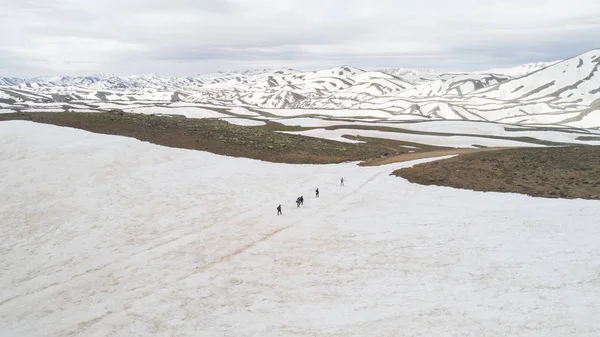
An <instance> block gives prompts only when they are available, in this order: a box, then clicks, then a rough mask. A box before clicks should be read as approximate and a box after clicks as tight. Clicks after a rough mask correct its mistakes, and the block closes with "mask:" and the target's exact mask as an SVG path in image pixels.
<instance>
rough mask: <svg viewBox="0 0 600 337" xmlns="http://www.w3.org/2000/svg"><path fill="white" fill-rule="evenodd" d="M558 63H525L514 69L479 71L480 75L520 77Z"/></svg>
mask: <svg viewBox="0 0 600 337" xmlns="http://www.w3.org/2000/svg"><path fill="white" fill-rule="evenodd" d="M558 62H560V61H553V62H532V63H526V64H523V65H520V66H516V67H512V68H494V69H488V70H485V71H481V72H480V73H486V74H501V75H507V76H510V77H520V76H523V75H527V74H529V73H532V72H534V71H537V70H540V69H543V68H546V67H549V66H551V65H553V64H556V63H558Z"/></svg>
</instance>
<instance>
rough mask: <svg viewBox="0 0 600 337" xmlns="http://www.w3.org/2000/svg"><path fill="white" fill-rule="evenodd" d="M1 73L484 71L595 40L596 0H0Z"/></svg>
mask: <svg viewBox="0 0 600 337" xmlns="http://www.w3.org/2000/svg"><path fill="white" fill-rule="evenodd" d="M0 6H1V7H0V8H2V11H0V76H19V77H28V76H36V75H55V74H67V75H84V74H89V73H99V72H112V73H116V74H119V75H130V74H138V73H157V74H160V75H170V76H185V75H194V74H196V73H199V72H207V71H216V70H237V69H245V68H264V67H266V68H273V67H290V68H296V69H300V70H311V69H316V68H324V67H330V66H337V65H341V64H351V65H354V66H358V67H364V68H373V67H411V68H412V67H418V68H423V67H426V68H436V69H448V70H449V69H452V70H476V69H485V68H491V67H502V66H510V65H517V64H521V63H526V62H532V61H551V60H557V59H563V58H567V57H570V56H574V55H576V54H579V53H583V52H586V51H588V50H591V49H594V48H598V47H600V45H599V40H598V36H600V1H597V0H571V1H564V0H518V1H516V0H486V1H479V0H477V1H476V0H455V1H452V2H449V1H442V0H420V1H419V0H403V1H395V0H370V1H355V0H318V1H317V0H302V1H300V0H277V1H272V0H237V1H234V0H168V1H166V0H119V1H117V0H20V1H13V0H0Z"/></svg>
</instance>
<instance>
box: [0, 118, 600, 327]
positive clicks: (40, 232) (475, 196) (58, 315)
mask: <svg viewBox="0 0 600 337" xmlns="http://www.w3.org/2000/svg"><path fill="white" fill-rule="evenodd" d="M0 156H1V157H2V158H3V160H2V161H0V170H1V172H3V175H4V176H3V179H2V180H0V190H2V191H4V192H6V191H8V193H2V194H0V230H2V233H3V235H2V237H1V238H0V251H2V255H0V256H2V258H1V259H0V270H2V271H3V272H2V273H0V285H2V286H1V287H0V335H6V336H65V335H70V334H73V335H85V336H107V335H114V336H148V335H169V336H284V335H298V336H340V335H345V336H366V335H368V336H393V335H397V334H398V332H399V331H402V335H403V336H425V335H426V336H442V335H447V334H449V333H450V334H460V335H464V336H493V335H501V336H507V335H511V336H528V337H533V336H544V337H545V336H566V335H568V336H590V337H591V336H597V335H598V333H599V332H600V323H599V322H598V320H597V319H596V318H597V317H596V316H597V315H596V314H597V312H598V310H599V309H600V307H599V305H598V303H600V292H598V291H597V286H596V285H597V282H598V273H597V271H598V270H599V269H600V248H599V247H598V245H597V242H598V239H599V238H600V228H599V227H598V226H597V219H598V218H599V217H600V209H599V208H598V207H596V202H595V201H585V200H559V199H541V198H532V197H528V196H522V195H516V194H501V193H483V192H472V191H466V190H456V189H451V188H442V187H434V186H421V185H416V184H411V183H408V182H407V181H406V180H404V179H400V178H397V177H392V176H389V173H390V172H391V171H392V170H393V169H395V168H399V167H403V166H409V165H412V164H414V163H415V162H413V163H403V164H393V165H388V166H383V167H358V166H357V165H355V164H354V163H348V164H339V165H286V164H273V163H266V162H260V161H255V160H248V159H237V158H228V157H223V156H218V155H213V154H209V153H204V152H197V151H188V150H181V149H172V148H166V147H161V146H156V145H153V144H149V143H144V142H139V141H137V140H134V139H129V138H124V137H115V136H107V135H99V134H92V133H88V132H85V131H81V130H76V129H69V128H61V127H55V126H51V125H41V124H34V123H29V122H21V121H15V122H2V123H0ZM424 161H425V160H422V161H419V162H424ZM341 177H344V178H345V185H346V186H344V187H339V186H338V183H339V179H340V178H341ZM317 187H318V188H319V189H320V192H321V197H320V198H319V199H316V198H314V194H313V193H314V189H315V188H317ZM299 195H304V197H305V205H304V206H303V207H301V208H299V209H298V208H296V207H295V205H294V200H295V198H296V197H297V196H299ZM279 203H281V204H282V205H283V216H279V217H278V216H276V210H275V208H276V206H277V205H278V204H279Z"/></svg>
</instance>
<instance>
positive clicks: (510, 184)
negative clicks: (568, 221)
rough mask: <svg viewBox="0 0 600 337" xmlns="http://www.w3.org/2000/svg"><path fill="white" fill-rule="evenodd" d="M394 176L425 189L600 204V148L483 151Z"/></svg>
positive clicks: (418, 167) (403, 171)
mask: <svg viewBox="0 0 600 337" xmlns="http://www.w3.org/2000/svg"><path fill="white" fill-rule="evenodd" d="M393 174H395V175H397V176H400V177H403V178H406V179H408V180H409V181H411V182H414V183H419V184H423V185H439V186H449V187H455V188H462V189H470V190H475V191H494V192H513V193H521V194H526V195H531V196H536V197H546V198H568V199H574V198H581V199H596V200H600V146H577V147H560V148H520V149H507V150H498V151H490V152H477V153H471V154H464V155H460V156H457V157H454V158H450V159H445V160H440V161H435V162H430V163H424V164H419V165H415V166H413V167H411V168H404V169H400V170H396V171H394V172H393Z"/></svg>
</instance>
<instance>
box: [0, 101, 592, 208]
mask: <svg viewBox="0 0 600 337" xmlns="http://www.w3.org/2000/svg"><path fill="white" fill-rule="evenodd" d="M6 120H28V121H33V122H38V123H46V124H54V125H58V126H65V127H73V128H79V129H83V130H87V131H91V132H96V133H102V134H110V135H120V136H126V137H132V138H136V139H139V140H142V141H148V142H151V143H155V144H159V145H164V146H169V147H177V148H184V149H193V150H202V151H208V152H212V153H216V154H221V155H227V156H232V157H245V158H253V159H260V160H265V161H270V162H280V163H310V164H326V163H340V162H345V161H362V162H361V164H360V165H361V166H374V165H384V164H390V163H397V162H404V161H410V160H417V159H423V158H433V157H440V156H446V155H459V156H457V157H454V158H450V159H446V160H440V161H435V162H431V163H426V164H421V165H416V166H414V167H412V168H407V169H401V170H397V171H395V172H394V174H396V175H398V176H401V177H404V178H406V179H408V180H409V181H411V182H415V183H420V184H425V185H441V186H451V187H456V188H464V189H471V190H477V191H497V192H515V193H522V194H528V195H532V196H540V197H551V198H558V197H560V198H585V199H599V200H600V147H596V146H579V147H551V148H519V149H503V148H476V149H452V148H440V147H432V146H426V145H423V144H414V143H406V142H399V141H394V140H385V139H376V138H365V137H360V140H361V141H366V143H361V144H352V143H342V142H336V141H330V140H325V139H319V138H312V137H306V136H299V135H290V134H283V133H279V132H275V131H282V130H283V131H286V130H287V129H286V128H289V127H285V126H282V125H279V124H277V123H268V124H267V125H265V126H263V127H248V126H238V125H232V124H229V123H227V122H225V121H221V120H217V119H193V118H185V117H183V116H171V117H168V116H154V115H140V114H128V113H122V112H119V111H115V112H107V113H76V112H56V113H47V112H38V113H35V112H33V113H14V114H0V122H1V121H6ZM348 138H352V139H354V137H350V136H348ZM409 151H415V152H409Z"/></svg>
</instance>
